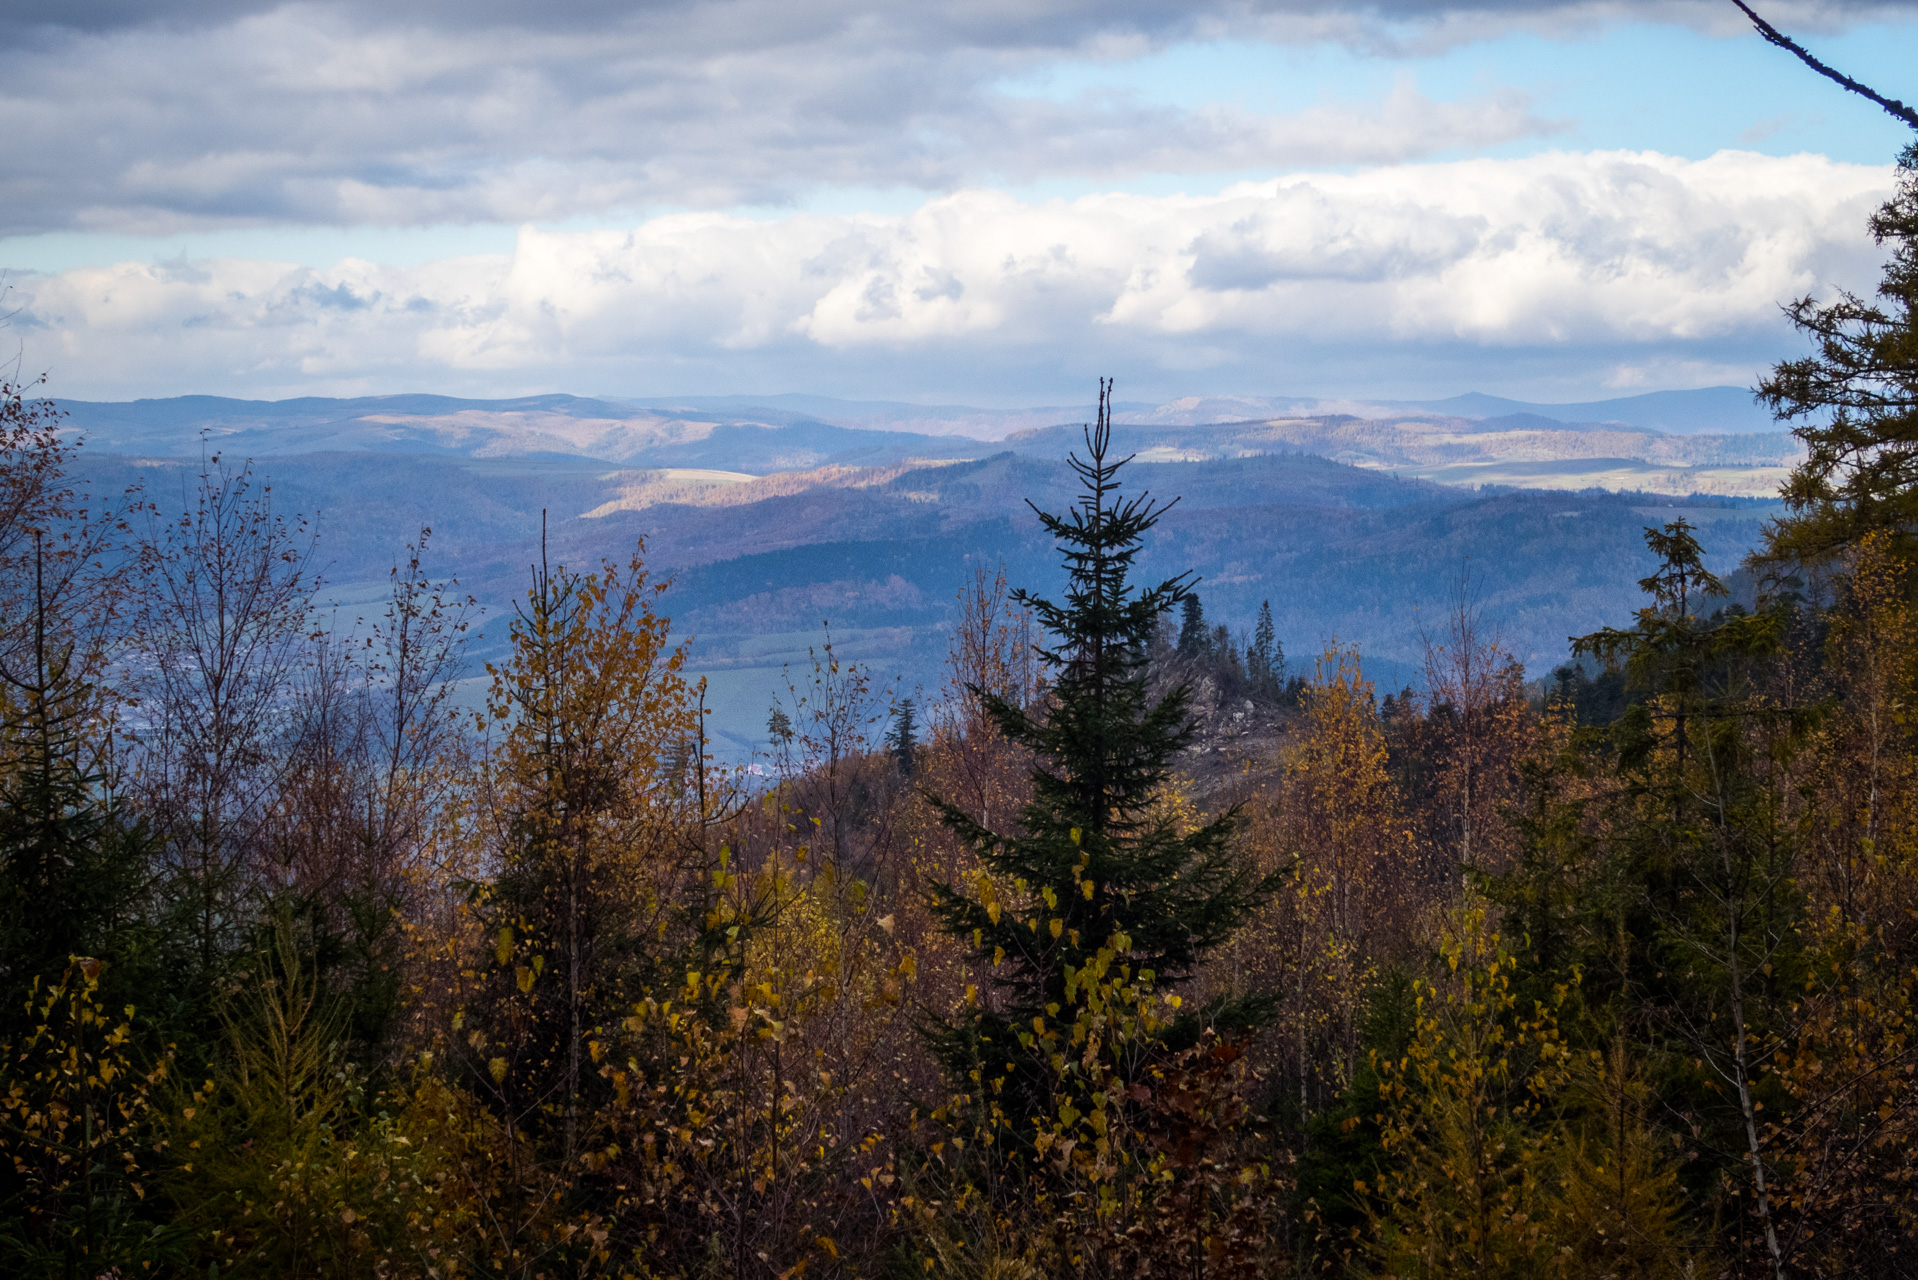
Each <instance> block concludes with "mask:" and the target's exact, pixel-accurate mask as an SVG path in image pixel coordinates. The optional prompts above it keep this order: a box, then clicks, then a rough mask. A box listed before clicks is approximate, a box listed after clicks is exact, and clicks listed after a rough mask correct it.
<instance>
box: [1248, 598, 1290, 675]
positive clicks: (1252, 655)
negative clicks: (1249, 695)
mask: <svg viewBox="0 0 1918 1280" xmlns="http://www.w3.org/2000/svg"><path fill="white" fill-rule="evenodd" d="M1245 656H1246V663H1245V665H1246V667H1247V668H1248V670H1247V673H1246V674H1247V675H1249V676H1250V677H1251V678H1252V688H1253V691H1254V692H1256V693H1258V694H1259V695H1260V696H1262V697H1270V698H1276V697H1277V696H1278V695H1279V691H1280V690H1281V689H1283V688H1284V686H1285V649H1284V647H1283V646H1281V645H1280V644H1279V632H1278V628H1277V627H1275V626H1273V625H1272V602H1271V601H1270V600H1261V601H1259V620H1258V623H1257V625H1255V626H1254V627H1253V628H1252V647H1251V648H1250V649H1248V650H1247V651H1246V655H1245Z"/></svg>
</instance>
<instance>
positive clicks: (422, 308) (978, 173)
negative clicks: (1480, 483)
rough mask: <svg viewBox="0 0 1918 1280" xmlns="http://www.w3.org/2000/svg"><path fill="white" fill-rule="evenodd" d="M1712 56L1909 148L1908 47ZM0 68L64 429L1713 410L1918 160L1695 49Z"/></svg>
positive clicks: (381, 24)
mask: <svg viewBox="0 0 1918 1280" xmlns="http://www.w3.org/2000/svg"><path fill="white" fill-rule="evenodd" d="M1755 7H1757V8H1758V9H1759V11H1760V12H1761V13H1763V14H1765V16H1766V17H1767V18H1768V19H1770V20H1771V21H1772V22H1773V23H1775V24H1776V25H1778V26H1780V27H1781V28H1783V29H1785V30H1787V31H1789V32H1791V33H1793V34H1795V35H1797V36H1798V37H1799V38H1801V39H1802V40H1803V42H1804V43H1805V44H1806V45H1807V46H1809V47H1810V48H1811V49H1812V50H1813V51H1814V52H1816V53H1817V54H1819V55H1820V56H1821V57H1823V58H1824V59H1825V60H1826V61H1828V62H1830V63H1833V64H1835V65H1837V66H1838V67H1840V68H1841V69H1843V70H1845V71H1847V72H1849V73H1850V74H1852V75H1854V76H1856V77H1858V78H1859V79H1861V80H1864V81H1865V82H1867V83H1869V84H1872V85H1874V86H1875V87H1876V88H1878V89H1879V90H1880V91H1882V92H1884V93H1887V94H1889V95H1891V96H1894V97H1903V98H1905V99H1907V100H1918V0H1906V2H1905V3H1896V4H1855V3H1844V2H1840V3H1805V2H1804V0H1793V2H1792V3H1771V2H1770V0H1766V2H1765V3H1760V4H1757V5H1756V6H1755ZM156 13H158V14H159V15H160V16H157V17H156V16H155V14H156ZM0 40H4V42H5V47H6V48H7V49H8V51H9V53H10V55H11V56H10V58H9V68H8V74H7V75H6V77H4V78H3V79H0V118H5V119H6V120H7V121H8V122H9V123H8V127H7V128H6V129H5V130H3V131H0V271H4V278H3V280H0V286H3V287H4V290H5V293H4V297H3V298H0V314H3V315H4V316H5V320H4V327H0V358H4V359H5V360H6V361H7V362H8V363H9V364H10V365H14V366H15V367H17V371H18V372H19V373H20V374H24V375H26V376H36V375H38V374H40V373H42V372H44V373H46V374H47V376H48V383H47V390H48V391H49V392H50V393H51V394H53V395H55V396H56V397H58V396H64V397H67V398H73V399H130V398H134V397H142V396H166V395H180V394H189V393H193V394H215V395H233V396H246V397H254V398H279V397H286V396H296V395H364V394H381V393H389V392H407V391H433V392H441V393H446V394H454V395H468V396H510V395H522V394H534V393H543V392H551V391H567V392H573V393H576V394H582V395H611V396H622V395H623V396H666V395H682V394H686V395H690V394H715V395H718V394H770V393H775V392H806V393H812V394H821V395H833V396H841V397H847V398H870V399H893V400H913V401H920V402H927V403H963V404H977V405H985V406H991V407H1006V406H1012V405H1019V404H1043V403H1076V402H1078V401H1082V400H1085V399H1087V398H1088V388H1090V387H1091V386H1092V384H1093V379H1094V378H1096V377H1097V376H1100V375H1113V376H1116V377H1117V378H1118V380H1119V392H1120V395H1121V397H1122V398H1124V399H1127V400H1155V399H1157V400H1162V399H1170V398H1173V397H1176V396H1181V395H1202V394H1238V395H1321V396H1328V397H1350V398H1426V397H1435V396H1445V395H1453V394H1457V393H1460V392H1465V391H1473V390H1476V391H1485V392H1490V393H1493V394H1499V395H1506V396H1511V397H1514V398H1519V399H1529V400H1541V401H1548V402H1550V401H1577V400H1590V399H1597V398H1602V397H1607V396H1616V395H1627V394H1632V393H1634V392H1638V391H1650V390H1661V389H1671V388H1683V387H1696V386H1708V385H1722V384H1732V385H1749V384H1750V383H1751V382H1752V381H1754V380H1755V379H1756V377H1757V376H1758V375H1759V374H1760V373H1761V372H1762V371H1763V370H1764V369H1765V368H1766V367H1768V366H1769V365H1770V364H1771V363H1773V362H1774V361H1776V360H1778V359H1780V358H1781V357H1785V356H1789V355H1792V354H1795V353H1797V352H1798V351H1800V350H1802V343H1801V340H1800V339H1799V338H1798V337H1797V336H1796V335H1795V334H1793V333H1792V331H1791V330H1790V328H1789V326H1788V325H1786V324H1785V323H1784V321H1783V319H1782V317H1781V315H1780V304H1782V303H1784V302H1786V301H1788V300H1789V299H1791V298H1794V297H1797V296H1800V295H1803V294H1807V293H1810V294H1817V295H1820V296H1829V295H1831V294H1832V293H1833V292H1834V291H1835V290H1839V289H1850V290H1853V291H1858V292H1869V291H1870V290H1871V288H1872V287H1873V286H1874V284H1875V282H1876V280H1877V277H1878V272H1879V267H1880V264H1881V263H1882V259H1883V254H1882V251H1881V250H1879V249H1878V248H1877V247H1876V246H1874V245H1873V244H1872V242H1871V240H1870V238H1869V237H1868V236H1867V234H1866V232H1865V222H1866V219H1867V217H1868V216H1869V214H1870V212H1871V210H1872V209H1873V208H1874V207H1876V205H1877V204H1878V203H1879V202H1881V201H1882V200H1883V199H1884V198H1885V197H1886V195H1887V194H1889V192H1890V191H1891V189H1892V184H1893V182H1894V180H1895V171H1894V168H1893V164H1892V161H1893V159H1894V158H1895V156H1896V155H1897V153H1898V151H1899V149H1900V148H1901V147H1902V146H1904V145H1905V143H1906V142H1907V141H1908V140H1909V137H1910V131H1909V130H1907V129H1905V128H1904V127H1903V126H1901V125H1900V124H1898V123H1897V122H1896V121H1894V120H1892V119H1891V118H1890V117H1889V116H1887V115H1886V114H1884V113H1883V112H1882V111H1880V110H1879V109H1878V108H1877V107H1875V106H1873V105H1872V104H1870V103H1868V102H1866V101H1864V100H1863V99H1861V98H1858V97H1856V96H1854V95H1850V94H1847V93H1845V92H1843V91H1842V90H1841V89H1839V88H1838V87H1837V86H1836V85H1833V84H1831V83H1830V82H1829V81H1826V80H1823V79H1821V78H1819V77H1818V76H1816V75H1814V74H1813V73H1812V72H1810V71H1809V70H1807V69H1806V68H1804V67H1803V66H1801V65H1800V64H1798V63H1797V62H1796V61H1795V60H1793V59H1792V58H1791V57H1790V56H1789V55H1787V54H1785V53H1783V52H1781V51H1779V50H1777V49H1774V48H1772V47H1771V46H1769V45H1767V44H1765V43H1764V42H1763V41H1762V40H1760V39H1759V38H1758V36H1757V35H1755V34H1754V33H1753V32H1752V31H1751V30H1750V28H1749V26H1747V25H1746V24H1745V21H1744V19H1743V17H1742V15H1740V14H1739V13H1738V11H1737V9H1736V8H1734V7H1733V6H1732V4H1731V3H1730V0H1717V2H1714V3H1689V2H1680V3H1638V2H1634V0H1597V2H1594V0H1570V2H1567V3H1554V2H1552V0H1485V2H1483V3H1480V4H1478V5H1476V6H1474V7H1460V6H1455V5H1451V4H1447V3H1444V2H1443V0H1382V2H1380V3H1373V4H1365V5H1355V4H1350V3H1345V2H1343V0H1110V2H1107V3H1095V2H1093V0H916V2H915V3H911V4H906V3H899V2H898V0H895V2H894V3H874V2H873V0H656V2H653V3H642V4H632V3H613V2H612V0H547V2H546V3H542V4H539V5H532V4H525V3H509V2H508V0H414V2H413V3H409V4H405V5H394V4H391V3H376V2H375V0H334V2H321V3H300V4H272V3H255V2H254V0H173V2H171V3H167V4H163V5H160V6H154V5H151V4H147V3H136V2H135V0H0Z"/></svg>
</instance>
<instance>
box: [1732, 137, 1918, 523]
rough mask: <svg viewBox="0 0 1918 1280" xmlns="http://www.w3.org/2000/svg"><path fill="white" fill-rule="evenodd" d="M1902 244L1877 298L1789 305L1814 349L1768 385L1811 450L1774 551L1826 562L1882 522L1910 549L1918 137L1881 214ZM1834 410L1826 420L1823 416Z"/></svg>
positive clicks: (1891, 237) (1914, 517) (1917, 396)
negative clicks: (1896, 185) (1796, 423)
mask: <svg viewBox="0 0 1918 1280" xmlns="http://www.w3.org/2000/svg"><path fill="white" fill-rule="evenodd" d="M1869 229H1870V231H1871V234H1872V238H1873V239H1874V240H1876V241H1877V242H1878V243H1879V244H1881V245H1883V244H1886V243H1890V244H1893V245H1895V246H1896V248H1895V249H1894V250H1893V252H1892V255H1891V259H1890V261H1889V262H1887V263H1886V265H1885V274H1884V278H1883V279H1882V280H1881V281H1880V282H1879V285H1878V298H1877V300H1875V301H1874V300H1870V299H1866V298H1860V297H1858V296H1856V295H1855V294H1851V293H1844V294H1841V295H1840V296H1839V297H1838V299H1837V300H1836V301H1834V302H1832V303H1829V304H1820V303H1819V302H1818V301H1817V299H1815V298H1812V297H1809V296H1807V297H1803V298H1800V299H1798V300H1797V301H1795V302H1793V303H1792V304H1791V305H1790V306H1789V307H1787V308H1786V312H1785V313H1786V315H1787V316H1788V317H1790V319H1791V322H1792V324H1793V325H1794V326H1796V327H1797V329H1798V331H1799V332H1800V333H1802V334H1804V335H1805V336H1806V337H1808V338H1810V339H1811V340H1812V343H1813V345H1814V351H1813V354H1811V355H1808V356H1805V357H1803V358H1801V359H1798V360H1787V361H1784V362H1782V363H1780V364H1779V365H1778V366H1777V367H1776V368H1775V369H1773V370H1772V373H1771V376H1770V377H1768V378H1766V379H1765V380H1764V381H1762V382H1760V383H1759V385H1758V398H1759V399H1760V400H1761V401H1763V402H1764V403H1765V404H1766V405H1768V406H1769V407H1770V408H1771V410H1772V411H1773V413H1774V414H1776V415H1777V417H1778V419H1779V420H1780V421H1781V422H1798V423H1799V424H1800V425H1798V426H1795V427H1793V428H1792V434H1793V435H1795V436H1797V437H1798V438H1799V439H1800V440H1801V441H1803V442H1804V444H1805V448H1806V456H1805V460H1804V461H1803V462H1801V463H1799V464H1798V466H1797V468H1796V469H1795V470H1793V472H1792V473H1791V477H1790V478H1789V479H1788V480H1787V481H1786V482H1785V486H1784V489H1783V496H1784V499H1785V502H1786V504H1787V505H1788V506H1789V507H1790V508H1791V512H1790V514H1789V515H1787V516H1785V517H1783V518H1782V519H1780V520H1778V521H1776V522H1774V523H1773V524H1772V526H1771V527H1770V528H1769V529H1767V531H1766V543H1767V545H1766V547H1765V550H1764V555H1765V557H1766V558H1768V559H1771V560H1773V561H1793V560H1797V561H1818V560H1824V559H1828V558H1830V557H1832V556H1834V555H1837V554H1839V553H1842V552H1844V551H1846V550H1847V549H1849V548H1852V547H1855V546H1857V545H1858V543H1859V541H1860V540H1861V539H1862V538H1864V537H1865V536H1866V535H1867V534H1869V533H1871V532H1872V531H1874V530H1883V531H1885V532H1888V533H1890V534H1891V535H1892V536H1893V537H1894V538H1895V539H1896V540H1897V542H1898V544H1899V545H1898V547H1897V550H1898V551H1899V553H1900V554H1902V555H1909V554H1910V553H1911V546H1910V539H1911V536H1912V535H1911V530H1912V529H1913V528H1914V525H1915V523H1918V446H1915V445H1914V444H1913V441H1914V439H1918V434H1915V433H1918V143H1913V144H1911V145H1910V146H1908V147H1906V148H1905V150H1904V153H1903V154H1902V155H1900V156H1899V158H1898V190H1897V192H1896V193H1895V194H1894V195H1893V196H1892V198H1891V199H1890V200H1888V201H1886V202H1885V204H1884V205H1883V206H1882V207H1880V208H1879V209H1878V211H1877V212H1876V213H1874V214H1873V215H1872V217H1871V221H1870V224H1869ZM1826 415H1829V420H1828V421H1820V420H1819V419H1821V418H1824V417H1826Z"/></svg>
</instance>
